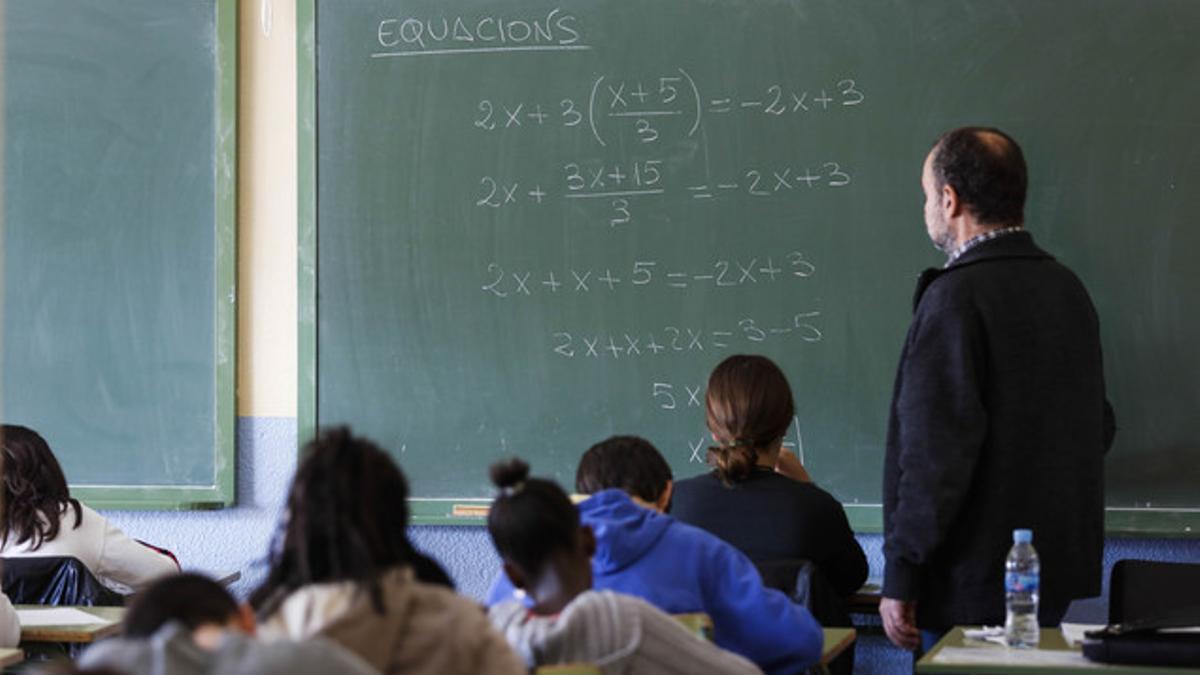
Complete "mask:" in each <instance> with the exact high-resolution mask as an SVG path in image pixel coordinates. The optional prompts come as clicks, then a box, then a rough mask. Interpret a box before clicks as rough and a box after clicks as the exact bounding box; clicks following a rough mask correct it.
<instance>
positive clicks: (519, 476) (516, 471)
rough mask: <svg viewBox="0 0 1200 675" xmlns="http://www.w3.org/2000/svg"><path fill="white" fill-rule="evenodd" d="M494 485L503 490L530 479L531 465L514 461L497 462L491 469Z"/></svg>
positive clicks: (517, 460) (518, 460) (514, 458)
mask: <svg viewBox="0 0 1200 675" xmlns="http://www.w3.org/2000/svg"><path fill="white" fill-rule="evenodd" d="M489 473H490V474H491V477H492V484H493V485H495V486H496V487H498V488H500V489H501V490H503V489H505V488H511V487H514V486H516V485H517V484H519V483H522V482H524V481H525V479H527V478H529V465H528V464H526V463H525V462H523V461H522V460H520V459H518V458H516V457H513V458H512V459H508V460H504V461H502V462H496V463H495V464H493V465H492V466H491V469H489Z"/></svg>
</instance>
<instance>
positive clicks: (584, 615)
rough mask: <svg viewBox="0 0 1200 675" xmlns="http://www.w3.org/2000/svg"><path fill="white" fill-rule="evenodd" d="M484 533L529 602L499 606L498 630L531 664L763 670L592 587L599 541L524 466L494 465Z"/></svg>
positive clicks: (608, 669) (557, 491)
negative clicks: (494, 493)
mask: <svg viewBox="0 0 1200 675" xmlns="http://www.w3.org/2000/svg"><path fill="white" fill-rule="evenodd" d="M491 477H492V482H493V483H494V484H495V485H496V487H497V488H498V489H499V494H498V495H497V496H496V500H495V501H494V502H493V503H492V507H491V510H490V511H489V512H488V532H489V534H491V537H492V542H493V543H494V544H495V546H496V551H497V552H498V553H499V554H500V557H501V558H502V559H503V561H504V573H505V574H506V575H507V576H508V578H509V580H510V581H511V582H512V584H513V586H515V587H516V588H518V589H521V590H523V591H524V593H525V596H526V598H527V599H528V603H522V602H520V601H518V600H509V601H506V602H501V603H499V604H496V605H494V606H493V607H492V608H491V610H490V612H489V617H490V618H491V620H492V624H493V625H494V626H495V627H496V628H497V629H498V630H500V632H501V633H503V634H504V637H505V638H506V639H507V640H508V642H509V644H510V645H512V647H513V648H514V649H516V650H517V651H518V652H519V653H520V654H521V655H522V656H523V657H524V659H525V662H526V664H527V665H528V666H530V667H531V668H532V667H537V666H543V665H552V664H561V663H588V664H592V665H596V666H598V667H599V668H600V669H601V671H602V672H604V673H629V674H630V675H636V674H638V673H656V674H658V673H661V674H665V675H670V674H672V673H679V674H680V675H685V674H687V675H690V674H691V673H701V672H703V673H716V674H721V673H759V672H761V671H760V670H759V669H758V668H757V667H756V666H755V665H754V664H753V663H751V662H750V661H748V660H746V659H744V658H742V657H740V656H738V655H736V654H733V653H730V652H726V651H724V650H722V649H720V648H719V647H717V646H716V645H713V644H712V643H709V642H708V641H706V640H704V639H702V638H699V637H697V636H696V635H693V634H692V633H691V631H689V630H688V629H687V628H685V627H683V625H682V624H680V623H679V622H677V621H676V620H675V619H673V618H671V617H670V616H668V615H667V614H665V613H663V612H662V611H661V610H659V609H657V608H655V607H654V606H653V605H651V604H649V603H647V602H646V601H644V600H642V599H640V598H636V597H633V596H629V595H622V594H619V593H614V592H612V591H593V590H592V567H591V557H592V555H593V554H594V553H595V550H596V540H595V537H594V536H593V534H592V530H591V528H589V527H587V526H584V525H581V524H580V520H579V511H578V510H577V509H576V508H575V506H574V505H573V504H572V503H571V500H570V499H569V498H568V497H567V495H566V493H565V492H563V490H562V488H560V487H558V485H556V484H554V483H552V482H550V481H547V480H542V479H538V478H530V477H529V465H528V464H526V463H525V462H522V461H521V460H519V459H513V460H510V461H507V462H500V463H498V464H494V465H492V467H491Z"/></svg>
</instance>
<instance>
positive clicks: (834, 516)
mask: <svg viewBox="0 0 1200 675" xmlns="http://www.w3.org/2000/svg"><path fill="white" fill-rule="evenodd" d="M794 419H795V404H794V403H793V400H792V390H791V387H789V386H788V381H787V377H786V376H784V374H783V371H781V370H780V369H779V367H778V366H776V365H775V363H774V362H772V361H771V360H770V359H768V358H766V357H764V356H755V355H737V356H731V357H729V358H727V359H725V360H724V361H722V362H721V363H720V364H719V365H717V367H716V369H715V370H713V372H712V375H711V376H710V377H709V379H708V390H707V392H706V393H705V420H706V422H707V423H708V429H709V431H710V432H711V433H712V437H713V441H714V442H715V445H714V446H713V447H711V448H709V451H708V463H709V465H710V466H711V467H712V471H711V472H710V473H708V474H705V475H702V476H696V477H694V478H689V479H687V480H682V481H678V482H677V483H675V493H674V497H673V498H672V502H671V515H672V516H675V517H676V518H678V519H679V520H681V521H683V522H685V523H689V524H692V525H695V526H697V527H700V528H702V529H705V530H708V531H709V532H712V533H713V534H715V535H717V536H718V537H721V538H722V539H724V540H725V541H727V542H729V543H730V544H732V545H733V546H734V547H736V548H738V549H740V550H741V551H742V552H743V553H745V554H746V555H747V556H748V557H749V558H750V559H751V560H753V561H754V562H755V563H756V564H759V565H762V564H765V563H769V562H774V561H782V560H799V559H804V560H810V561H812V562H813V563H814V564H815V565H816V566H817V568H818V569H819V570H820V571H821V572H822V573H823V574H824V576H825V577H826V578H827V579H828V580H829V582H830V584H831V585H832V586H833V589H834V591H835V592H836V593H837V594H838V595H840V596H843V597H844V596H848V595H850V594H851V593H853V592H854V591H856V590H858V589H859V588H860V587H861V586H862V583H863V582H864V581H865V580H866V578H867V559H866V556H865V555H864V554H863V550H862V547H861V546H859V544H858V541H857V540H856V539H855V538H854V532H853V531H852V530H851V529H850V523H849V521H848V520H847V518H846V512H845V511H844V510H843V509H842V505H841V504H840V503H838V501H837V500H836V499H834V498H833V497H832V496H831V495H830V494H829V493H828V492H826V491H824V490H822V489H821V488H819V487H817V485H816V484H815V483H813V482H812V478H811V477H810V476H809V475H808V472H807V471H806V470H805V468H804V466H803V465H802V464H801V463H800V461H799V460H798V459H797V458H796V456H795V455H793V454H792V453H791V452H790V451H788V450H787V449H785V448H784V447H783V439H784V436H785V435H786V434H787V431H788V429H789V428H790V427H791V425H792V424H793V420H794ZM830 450H831V451H835V449H830ZM756 522H757V523H759V524H761V525H762V526H759V527H755V526H754V525H753V524H754V523H756Z"/></svg>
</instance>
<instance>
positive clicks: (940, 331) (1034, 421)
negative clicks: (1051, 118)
mask: <svg viewBox="0 0 1200 675" xmlns="http://www.w3.org/2000/svg"><path fill="white" fill-rule="evenodd" d="M1026 183H1027V180H1026V172H1025V158H1024V156H1023V155H1022V153H1021V149H1020V147H1018V146H1017V144H1016V142H1015V141H1014V140H1013V139H1011V138H1009V137H1008V136H1007V135H1005V134H1004V133H1003V132H1001V131H998V130H996V129H983V128H964V129H955V130H953V131H950V132H947V133H945V134H944V135H942V137H941V138H939V139H938V141H937V143H935V144H934V146H933V150H932V151H930V153H929V156H928V157H926V159H925V166H924V169H923V171H922V176H921V186H922V188H923V189H924V192H925V225H926V228H927V230H928V232H929V237H930V239H932V240H933V243H934V245H935V246H936V247H937V248H939V249H941V250H942V251H944V252H945V253H946V254H947V255H948V256H949V258H948V260H947V261H946V264H945V266H944V267H942V268H941V269H931V270H927V271H926V272H924V273H923V274H922V275H921V277H920V280H919V281H918V282H917V290H916V295H915V299H914V314H913V319H912V324H911V325H910V326H909V329H908V337H907V339H906V340H905V343H904V350H903V352H902V353H901V356H900V367H899V371H898V373H897V375H896V384H895V390H894V393H893V399H892V407H891V419H890V421H889V424H888V441H887V457H886V461H885V466H884V475H883V527H884V546H883V550H884V555H885V556H886V558H887V566H886V569H885V573H884V582H883V597H884V599H883V601H882V602H881V603H880V607H879V611H880V614H881V615H882V617H883V625H884V630H885V631H886V632H887V635H888V637H889V638H890V639H891V640H892V642H894V643H895V644H896V645H897V646H900V647H903V648H906V649H914V648H916V647H917V646H919V645H921V644H922V643H924V647H925V649H928V648H929V647H932V645H933V643H934V642H936V640H937V639H938V638H939V637H940V636H941V634H943V633H944V632H945V631H946V630H948V629H949V628H950V627H951V626H954V625H957V624H991V625H995V624H1000V623H1003V621H1004V615H1005V607H1004V595H1005V593H1004V561H1005V556H1006V554H1007V552H1008V549H1009V547H1010V546H1011V545H1012V538H1011V536H1012V531H1013V529H1015V528H1030V529H1032V530H1033V534H1034V542H1033V543H1034V546H1035V547H1036V548H1037V551H1038V554H1039V557H1040V559H1041V566H1042V572H1041V581H1042V588H1041V604H1040V607H1039V611H1038V618H1039V620H1040V622H1041V623H1042V625H1057V624H1058V622H1059V621H1060V620H1061V618H1062V615H1063V614H1064V613H1065V612H1066V609H1067V605H1068V604H1069V603H1070V601H1071V600H1072V599H1075V598H1081V597H1090V596H1094V595H1098V594H1099V592H1100V575H1101V559H1102V556H1103V548H1104V475H1103V460H1104V453H1105V452H1106V451H1107V450H1108V448H1109V446H1110V445H1111V444H1112V438H1113V433H1114V428H1115V427H1114V424H1113V416H1112V410H1111V408H1110V407H1109V405H1108V401H1107V400H1106V398H1105V392H1104V373H1103V368H1102V360H1101V355H1100V334H1099V325H1098V321H1097V318H1096V311H1095V309H1094V308H1093V307H1092V302H1091V299H1090V298H1089V297H1088V294H1087V291H1086V290H1085V289H1084V287H1083V284H1081V283H1080V281H1079V279H1078V278H1076V276H1075V275H1074V274H1073V273H1072V272H1071V271H1070V270H1068V269H1067V268H1066V267H1064V266H1063V265H1062V264H1060V263H1059V262H1057V261H1055V259H1054V258H1053V257H1051V256H1050V255H1049V254H1048V253H1046V252H1045V251H1043V250H1041V249H1040V248H1038V247H1037V246H1036V245H1035V244H1034V242H1033V238H1032V237H1031V236H1030V234H1029V233H1028V232H1026V231H1025V229H1024V220H1025V217H1024V207H1025V189H1026Z"/></svg>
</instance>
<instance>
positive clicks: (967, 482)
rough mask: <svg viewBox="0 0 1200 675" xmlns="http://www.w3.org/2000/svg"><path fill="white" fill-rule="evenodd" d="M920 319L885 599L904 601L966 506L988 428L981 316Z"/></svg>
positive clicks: (905, 395) (900, 400)
mask: <svg viewBox="0 0 1200 675" xmlns="http://www.w3.org/2000/svg"><path fill="white" fill-rule="evenodd" d="M916 321H917V323H914V325H913V327H912V329H911V331H910V335H909V338H908V343H907V344H906V346H905V358H904V362H903V364H902V366H901V373H900V375H899V377H900V386H899V387H898V390H897V392H896V401H895V404H894V405H895V410H894V412H893V415H894V416H895V418H894V422H895V424H896V426H897V429H898V431H897V432H896V438H894V439H893V442H894V443H895V444H896V445H897V446H898V447H897V448H896V457H895V458H894V459H895V463H894V467H895V468H894V470H895V471H896V472H897V473H896V475H895V476H894V477H893V478H892V479H891V480H892V481H893V482H894V485H895V488H894V489H895V494H894V496H893V499H894V505H893V507H892V509H891V514H890V517H889V518H888V522H887V523H885V536H884V545H883V548H884V554H885V556H886V558H887V565H886V567H885V571H884V582H883V595H884V597H887V598H892V599H894V600H900V601H904V602H908V601H912V600H915V599H916V598H917V596H918V595H919V593H920V588H919V583H920V579H921V568H922V566H924V565H925V564H927V563H928V562H929V560H930V558H931V557H932V556H933V555H934V553H935V551H937V549H938V548H939V547H940V546H941V545H942V542H943V541H944V540H945V537H946V534H947V532H948V531H949V529H950V525H951V524H952V523H953V522H954V521H955V519H956V518H957V516H958V513H959V510H960V509H961V508H962V505H963V503H964V501H965V500H966V496H967V493H968V491H969V490H970V487H971V482H972V478H973V476H974V473H975V466H976V464H977V463H978V459H979V454H980V452H981V450H982V447H983V442H984V437H985V434H986V433H987V426H988V420H987V411H986V409H985V408H984V406H983V401H982V400H981V394H980V391H981V388H982V386H983V383H982V381H981V379H982V377H983V374H982V372H980V368H981V366H980V365H979V360H980V357H978V355H980V354H983V353H984V349H985V348H984V346H983V344H982V343H983V335H982V327H981V326H980V323H979V319H978V317H977V316H976V314H975V312H974V311H972V310H970V309H969V308H966V307H954V306H951V307H943V308H940V309H938V310H936V311H935V312H929V313H926V314H923V315H919V316H918V318H917V319H916ZM889 451H891V448H889ZM885 497H886V495H885Z"/></svg>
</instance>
